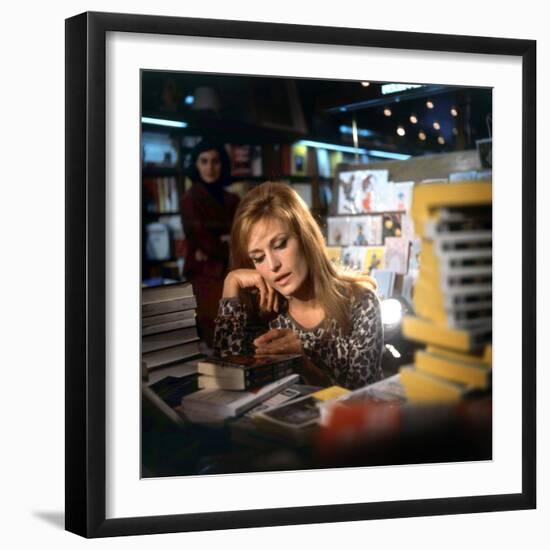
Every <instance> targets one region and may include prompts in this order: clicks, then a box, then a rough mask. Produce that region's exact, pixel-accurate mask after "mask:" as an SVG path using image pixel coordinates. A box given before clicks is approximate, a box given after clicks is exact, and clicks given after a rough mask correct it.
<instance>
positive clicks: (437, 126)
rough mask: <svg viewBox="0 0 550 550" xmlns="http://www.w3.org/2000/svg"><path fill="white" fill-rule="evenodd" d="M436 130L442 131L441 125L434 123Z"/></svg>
mask: <svg viewBox="0 0 550 550" xmlns="http://www.w3.org/2000/svg"><path fill="white" fill-rule="evenodd" d="M434 129H435V130H441V125H440V124H439V122H437V121H436V122H434Z"/></svg>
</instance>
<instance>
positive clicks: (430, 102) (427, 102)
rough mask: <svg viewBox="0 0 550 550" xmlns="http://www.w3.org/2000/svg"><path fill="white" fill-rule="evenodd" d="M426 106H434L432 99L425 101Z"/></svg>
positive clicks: (429, 107)
mask: <svg viewBox="0 0 550 550" xmlns="http://www.w3.org/2000/svg"><path fill="white" fill-rule="evenodd" d="M426 107H428V109H433V108H434V104H433V101H430V100H428V101H426Z"/></svg>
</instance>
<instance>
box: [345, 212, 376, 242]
mask: <svg viewBox="0 0 550 550" xmlns="http://www.w3.org/2000/svg"><path fill="white" fill-rule="evenodd" d="M350 244H352V245H354V246H367V245H381V244H382V216H356V217H353V218H350Z"/></svg>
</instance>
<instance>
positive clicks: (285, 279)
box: [275, 273, 292, 286]
mask: <svg viewBox="0 0 550 550" xmlns="http://www.w3.org/2000/svg"><path fill="white" fill-rule="evenodd" d="M291 275H292V273H287V274H286V275H285V276H284V277H281V278H280V279H276V280H275V284H277V285H279V286H285V285H286V284H287V283H288V281H289V279H290V276H291Z"/></svg>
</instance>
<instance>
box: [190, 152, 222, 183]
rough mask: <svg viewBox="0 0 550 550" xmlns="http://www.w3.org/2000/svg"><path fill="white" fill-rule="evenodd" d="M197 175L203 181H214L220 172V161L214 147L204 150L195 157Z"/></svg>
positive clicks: (217, 178) (218, 177)
mask: <svg viewBox="0 0 550 550" xmlns="http://www.w3.org/2000/svg"><path fill="white" fill-rule="evenodd" d="M196 166H197V170H198V171H199V175H200V177H201V179H202V181H204V182H205V183H216V182H217V181H218V180H219V179H220V176H221V174H222V161H221V159H220V154H219V153H218V151H216V150H215V149H212V150H210V151H204V152H202V153H201V154H200V155H199V156H198V157H197V162H196Z"/></svg>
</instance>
